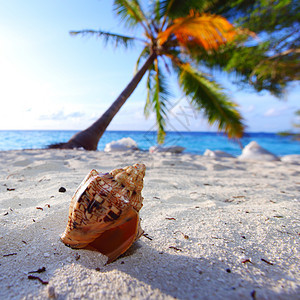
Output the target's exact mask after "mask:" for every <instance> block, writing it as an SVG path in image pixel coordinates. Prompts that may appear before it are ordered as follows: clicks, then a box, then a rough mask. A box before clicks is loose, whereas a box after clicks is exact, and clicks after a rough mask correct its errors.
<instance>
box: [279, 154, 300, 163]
mask: <svg viewBox="0 0 300 300" xmlns="http://www.w3.org/2000/svg"><path fill="white" fill-rule="evenodd" d="M280 160H281V161H283V162H287V163H290V164H297V165H299V164H300V154H291V155H285V156H282V157H281V158H280Z"/></svg>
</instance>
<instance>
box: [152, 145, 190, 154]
mask: <svg viewBox="0 0 300 300" xmlns="http://www.w3.org/2000/svg"><path fill="white" fill-rule="evenodd" d="M184 149H185V148H184V147H181V146H169V147H163V146H152V147H150V148H149V152H150V153H157V152H169V153H182V151H184Z"/></svg>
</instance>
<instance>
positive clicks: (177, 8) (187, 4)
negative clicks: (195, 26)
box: [160, 0, 207, 19]
mask: <svg viewBox="0 0 300 300" xmlns="http://www.w3.org/2000/svg"><path fill="white" fill-rule="evenodd" d="M206 6H207V0H189V1H186V0H185V1H184V0H161V1H160V14H161V16H165V15H167V16H168V17H169V18H170V19H175V18H179V17H185V16H187V15H188V14H189V12H190V10H195V11H197V12H202V11H203V10H204V8H205V7H206Z"/></svg>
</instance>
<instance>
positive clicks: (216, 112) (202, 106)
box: [177, 64, 244, 138]
mask: <svg viewBox="0 0 300 300" xmlns="http://www.w3.org/2000/svg"><path fill="white" fill-rule="evenodd" d="M177 66H178V69H177V71H178V75H179V84H180V86H181V87H182V89H183V91H184V93H185V94H186V96H188V97H189V99H190V101H191V103H192V104H193V105H194V106H195V107H196V108H197V109H199V110H202V111H203V113H204V115H205V116H206V117H207V119H208V122H209V123H210V124H211V125H212V124H215V123H216V124H217V125H218V129H219V130H224V131H225V132H226V133H227V134H228V137H230V138H241V137H242V135H243V131H244V125H243V123H242V117H241V116H240V114H239V112H238V111H237V110H236V107H237V104H235V103H234V102H231V101H229V99H228V97H227V96H226V95H225V94H224V93H223V92H222V88H221V87H220V86H219V85H218V84H217V83H216V82H214V81H212V80H209V79H208V78H207V77H205V76H204V75H203V74H201V73H199V72H198V71H197V70H195V69H193V68H192V67H191V66H190V65H187V64H180V65H178V64H177Z"/></svg>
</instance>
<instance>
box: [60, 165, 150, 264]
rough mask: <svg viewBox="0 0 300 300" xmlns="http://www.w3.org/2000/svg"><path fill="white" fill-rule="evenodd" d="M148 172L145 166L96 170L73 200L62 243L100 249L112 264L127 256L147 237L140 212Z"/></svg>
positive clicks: (79, 188) (91, 173)
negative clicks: (122, 255)
mask: <svg viewBox="0 0 300 300" xmlns="http://www.w3.org/2000/svg"><path fill="white" fill-rule="evenodd" d="M145 170H146V167H145V165H144V164H134V165H133V166H128V167H125V168H122V169H115V170H112V171H111V172H109V173H105V174H101V173H100V174H99V173H98V172H97V171H96V170H92V171H91V172H90V173H89V174H88V175H87V176H86V178H85V179H84V180H83V181H82V183H81V184H80V186H79V187H78V189H77V190H76V192H75V194H74V196H73V197H72V200H71V203H70V207H69V219H68V224H67V227H66V230H65V232H64V233H63V234H62V236H61V240H62V241H63V242H64V243H65V244H66V245H67V246H70V247H72V248H90V249H97V250H98V251H100V252H101V253H103V254H104V255H106V256H108V259H109V260H108V262H111V261H113V260H115V259H116V258H117V257H118V256H120V255H121V254H122V253H124V252H125V251H126V250H127V249H128V248H129V247H130V246H131V245H132V243H133V242H134V241H136V240H137V239H138V238H139V237H140V236H141V235H142V234H143V230H142V229H141V226H140V218H139V210H140V209H141V208H142V206H143V203H142V202H143V197H142V195H141V191H142V189H143V178H144V176H145Z"/></svg>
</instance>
